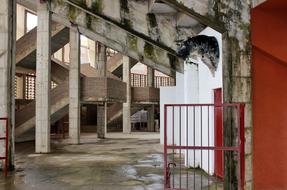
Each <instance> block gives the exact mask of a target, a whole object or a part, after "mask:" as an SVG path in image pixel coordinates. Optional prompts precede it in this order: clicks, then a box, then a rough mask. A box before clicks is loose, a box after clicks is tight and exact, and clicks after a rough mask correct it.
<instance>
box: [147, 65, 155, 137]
mask: <svg viewBox="0 0 287 190" xmlns="http://www.w3.org/2000/svg"><path fill="white" fill-rule="evenodd" d="M147 86H148V87H154V69H153V68H151V67H147ZM154 124H155V123H154V105H151V106H150V107H149V109H148V123H147V129H148V131H149V132H155V127H154Z"/></svg>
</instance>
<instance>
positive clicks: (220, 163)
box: [164, 104, 245, 190]
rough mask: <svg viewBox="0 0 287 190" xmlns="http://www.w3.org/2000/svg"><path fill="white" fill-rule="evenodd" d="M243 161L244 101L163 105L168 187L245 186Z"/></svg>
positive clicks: (210, 188)
mask: <svg viewBox="0 0 287 190" xmlns="http://www.w3.org/2000/svg"><path fill="white" fill-rule="evenodd" d="M244 164H245V162H244V104H222V105H214V104H170V105H165V106H164V168H165V174H164V175H165V178H164V179H165V183H164V189H165V190H187V189H192V190H197V189H200V190H202V189H206V190H213V189H218V190H221V189H228V190H237V189H238V190H243V189H244V167H245V166H244Z"/></svg>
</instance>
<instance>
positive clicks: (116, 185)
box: [0, 133, 163, 190]
mask: <svg viewBox="0 0 287 190" xmlns="http://www.w3.org/2000/svg"><path fill="white" fill-rule="evenodd" d="M130 137H131V138H130ZM158 138H159V135H158V134H156V135H155V134H150V135H149V134H147V133H142V134H135V135H134V136H129V137H127V136H123V135H121V134H115V135H114V138H113V135H109V138H108V139H105V140H99V139H97V138H96V136H95V135H82V138H81V139H82V143H81V144H80V145H70V144H69V143H68V141H67V140H63V141H60V140H53V142H52V153H50V154H35V153H34V143H32V142H29V143H20V144H16V160H15V162H16V170H15V172H14V173H13V174H10V175H9V177H8V178H7V179H6V180H4V179H3V178H2V177H1V178H0V189H1V190H2V189H3V190H4V189H5V190H14V189H15V190H18V189H19V190H53V189H54V190H58V189H59V190H60V189H71V190H74V189H75V190H79V189H81V190H86V189H87V190H110V189H112V190H122V189H125V190H141V189H143V190H149V189H150V190H157V189H163V185H162V184H163V170H162V160H163V155H162V151H163V148H162V146H161V145H159V139H158Z"/></svg>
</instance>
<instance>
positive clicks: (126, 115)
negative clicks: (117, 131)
mask: <svg viewBox="0 0 287 190" xmlns="http://www.w3.org/2000/svg"><path fill="white" fill-rule="evenodd" d="M123 82H125V83H126V84H127V100H126V102H125V103H123V133H127V134H129V133H131V127H132V126H131V75H130V59H129V57H127V56H123Z"/></svg>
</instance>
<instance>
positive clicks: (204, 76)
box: [160, 28, 222, 174]
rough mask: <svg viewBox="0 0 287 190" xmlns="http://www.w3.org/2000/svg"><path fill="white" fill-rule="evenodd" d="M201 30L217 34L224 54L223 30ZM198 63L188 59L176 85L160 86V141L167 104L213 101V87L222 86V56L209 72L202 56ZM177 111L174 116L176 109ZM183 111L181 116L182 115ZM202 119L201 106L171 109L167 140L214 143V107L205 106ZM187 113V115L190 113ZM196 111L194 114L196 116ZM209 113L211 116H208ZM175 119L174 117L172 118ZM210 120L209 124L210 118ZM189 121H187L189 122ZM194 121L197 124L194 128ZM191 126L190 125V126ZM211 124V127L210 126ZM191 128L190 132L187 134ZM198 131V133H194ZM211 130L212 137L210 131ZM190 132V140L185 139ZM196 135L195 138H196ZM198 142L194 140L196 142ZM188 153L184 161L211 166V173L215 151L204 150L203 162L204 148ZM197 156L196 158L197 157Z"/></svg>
mask: <svg viewBox="0 0 287 190" xmlns="http://www.w3.org/2000/svg"><path fill="white" fill-rule="evenodd" d="M200 34H202V35H207V36H214V37H216V38H217V40H218V43H219V48H220V55H222V37H221V34H220V33H218V32H216V31H214V30H213V29H211V28H206V29H205V30H203V31H202V32H201V33H200ZM192 62H193V63H195V64H190V63H185V65H184V74H181V73H176V86H175V87H161V88H160V119H161V122H160V133H161V143H162V144H163V143H164V104H197V103H202V104H206V103H214V97H213V90H214V89H216V88H222V59H221V56H220V59H219V64H218V68H217V70H216V72H215V74H214V76H213V75H212V73H211V72H210V70H209V69H208V67H207V66H206V65H205V64H204V63H202V62H201V60H192ZM173 112H174V116H173V114H172V113H173ZM180 112H181V117H180ZM202 113H203V115H202V121H203V122H202V123H201V120H200V119H199V118H200V108H195V110H193V109H191V108H189V109H188V111H187V110H186V108H185V107H182V108H181V109H180V108H179V107H177V108H174V111H172V109H169V110H168V112H167V129H168V130H167V135H168V144H172V137H173V135H174V137H175V138H174V143H175V144H176V145H189V146H193V145H195V146H201V143H202V145H203V146H208V142H209V146H212V145H214V122H213V119H214V116H213V109H209V114H208V109H207V108H203V111H202ZM187 115H188V116H187ZM194 115H195V118H194ZM208 116H209V119H208ZM173 119H174V120H173ZM180 119H181V142H180V141H179V130H180V127H179V126H180V125H179V124H180V121H179V120H180ZM207 121H209V124H208V122H207ZM187 122H188V125H187ZM173 123H174V126H175V130H174V134H173V131H172V125H173ZM193 123H194V124H195V128H193V126H194V125H193ZM187 126H188V129H187ZM201 126H202V134H203V135H202V136H203V138H202V141H201ZM208 126H209V128H208ZM187 130H188V134H187ZM194 131H195V135H194V134H193V133H194ZM208 131H209V134H210V136H209V139H208V138H207V133H208ZM186 136H188V142H187V139H186ZM194 136H195V138H193V137H194ZM194 142H195V144H194ZM183 153H185V157H186V158H187V156H188V159H185V164H186V165H188V166H191V167H197V166H199V167H202V168H203V169H204V170H206V171H207V170H208V167H209V173H210V174H212V173H213V171H214V153H213V151H209V153H208V151H203V152H202V164H201V151H196V153H195V155H194V153H193V151H189V154H188V155H187V153H186V151H183ZM208 154H209V166H208ZM194 156H195V160H194Z"/></svg>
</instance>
